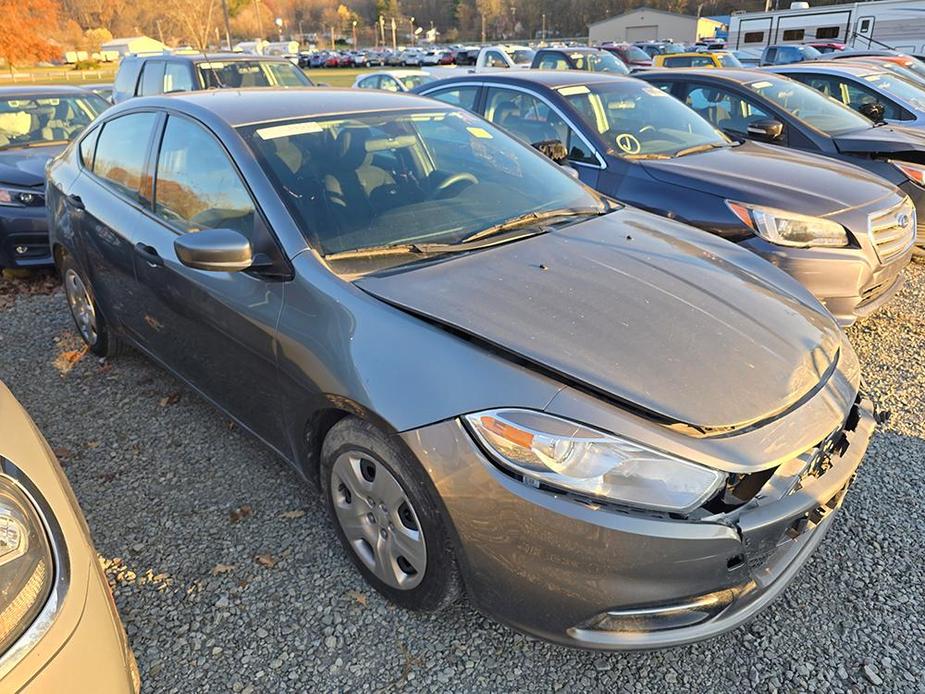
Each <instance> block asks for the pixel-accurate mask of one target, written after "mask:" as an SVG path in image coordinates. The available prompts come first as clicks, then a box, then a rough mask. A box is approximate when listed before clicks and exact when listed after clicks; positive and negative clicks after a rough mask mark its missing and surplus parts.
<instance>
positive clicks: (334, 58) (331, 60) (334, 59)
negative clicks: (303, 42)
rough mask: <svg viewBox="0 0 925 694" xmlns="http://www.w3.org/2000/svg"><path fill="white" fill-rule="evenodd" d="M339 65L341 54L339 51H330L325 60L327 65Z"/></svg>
mask: <svg viewBox="0 0 925 694" xmlns="http://www.w3.org/2000/svg"><path fill="white" fill-rule="evenodd" d="M338 65H340V55H338V54H337V53H330V54H329V55H328V57H327V59H326V60H325V61H324V66H325V67H337V66H338Z"/></svg>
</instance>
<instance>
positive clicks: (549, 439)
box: [465, 409, 726, 513]
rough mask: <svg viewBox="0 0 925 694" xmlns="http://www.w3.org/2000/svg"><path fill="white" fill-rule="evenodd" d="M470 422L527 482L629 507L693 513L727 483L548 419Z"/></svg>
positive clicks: (525, 413)
mask: <svg viewBox="0 0 925 694" xmlns="http://www.w3.org/2000/svg"><path fill="white" fill-rule="evenodd" d="M465 421H466V423H467V424H468V425H469V428H470V429H471V430H472V432H473V433H474V435H475V436H476V438H477V439H478V440H479V441H480V442H481V443H482V445H484V446H485V448H487V449H488V450H489V451H490V452H491V453H492V456H493V458H494V459H495V460H497V461H498V463H500V464H501V465H502V466H504V467H505V468H507V469H509V470H512V471H514V472H516V473H518V474H520V475H522V476H523V477H524V480H525V481H527V482H531V481H532V482H533V483H534V484H536V483H543V484H546V485H548V486H550V487H557V488H559V489H563V490H568V491H572V492H577V493H579V494H582V495H585V496H589V497H597V498H601V499H607V500H612V501H616V502H619V503H621V504H626V505H628V506H638V507H641V508H647V509H653V510H658V511H670V512H673V513H687V512H689V511H692V510H694V509H695V508H697V507H698V506H700V505H701V504H703V503H704V502H705V501H706V500H707V499H709V498H710V497H711V496H713V495H714V494H715V493H716V492H717V490H719V489H720V488H721V487H722V486H723V485H724V483H725V480H726V473H724V472H721V471H719V470H714V469H711V468H708V467H704V466H702V465H698V464H696V463H692V462H690V461H687V460H682V459H680V458H675V457H673V456H671V455H668V454H667V453H662V452H661V451H657V450H654V449H651V448H647V447H645V446H642V445H640V444H638V443H635V442H633V441H628V440H626V439H622V438H619V437H617V436H612V435H610V434H605V433H603V432H601V431H597V430H595V429H591V428H589V427H585V426H583V425H581V424H577V423H575V422H571V421H569V420H566V419H561V418H559V417H554V416H552V415H548V414H544V413H541V412H534V411H531V410H517V409H499V410H488V411H486V412H477V413H475V414H470V415H466V416H465ZM537 486H538V485H537Z"/></svg>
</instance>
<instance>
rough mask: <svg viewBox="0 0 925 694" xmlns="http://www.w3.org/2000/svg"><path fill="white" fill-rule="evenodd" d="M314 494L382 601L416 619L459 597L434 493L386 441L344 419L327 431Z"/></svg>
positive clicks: (379, 433)
mask: <svg viewBox="0 0 925 694" xmlns="http://www.w3.org/2000/svg"><path fill="white" fill-rule="evenodd" d="M393 482H394V483H397V485H398V488H397V489H396V488H394V487H393V486H392V483H393ZM321 493H322V495H323V497H324V505H325V507H326V508H327V510H328V515H329V516H330V518H331V523H332V525H333V526H334V528H335V532H336V533H337V536H338V537H339V538H340V541H341V544H342V545H343V546H344V549H345V550H346V552H347V554H348V555H349V556H350V559H351V561H353V563H354V565H355V566H356V567H357V568H358V569H359V571H360V573H361V574H362V575H363V577H364V578H365V579H366V581H367V582H368V583H369V584H370V585H371V586H373V588H375V589H376V590H377V591H379V592H380V593H381V594H382V595H384V596H385V597H386V598H388V599H389V600H391V601H392V602H394V603H396V604H397V605H400V606H401V607H404V608H406V609H410V610H415V611H421V612H435V611H437V610H440V609H442V608H444V607H446V606H448V605H450V604H451V603H453V602H454V601H455V600H456V599H457V598H458V597H459V595H460V593H461V591H462V582H461V579H460V576H459V569H458V567H457V564H456V558H455V554H454V552H453V545H452V543H451V541H450V537H449V533H448V531H447V526H446V521H445V519H444V517H443V514H442V511H441V505H440V504H439V503H438V501H437V499H436V492H435V491H434V490H433V489H432V487H431V486H430V482H429V480H428V479H427V478H426V473H425V472H424V471H423V468H422V467H421V465H420V463H418V462H417V461H416V460H414V459H413V458H412V457H411V455H410V454H409V453H407V452H406V451H405V450H404V449H403V448H401V447H400V446H399V445H398V444H397V443H396V442H395V441H392V440H390V437H389V436H388V435H387V434H385V433H384V432H382V431H381V430H379V429H378V428H377V427H375V426H373V425H372V424H370V423H369V422H366V421H363V420H361V419H359V418H357V417H352V416H348V417H345V418H344V419H342V420H340V421H339V422H338V423H337V424H335V425H334V426H333V427H332V428H331V430H330V431H329V432H328V434H327V436H326V437H325V439H324V444H323V446H322V450H321ZM348 534H349V537H348ZM415 538H417V539H415ZM364 543H365V544H364ZM422 545H423V548H424V551H423V553H422V552H421V551H420V550H421V546H422ZM406 550H409V551H406ZM403 552H404V554H403ZM405 554H407V557H406V556H405ZM422 569H423V570H422Z"/></svg>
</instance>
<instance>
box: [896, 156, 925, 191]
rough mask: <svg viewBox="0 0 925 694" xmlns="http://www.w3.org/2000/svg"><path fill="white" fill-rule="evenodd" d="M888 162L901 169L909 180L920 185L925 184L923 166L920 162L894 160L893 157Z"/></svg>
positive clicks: (924, 169) (924, 167)
mask: <svg viewBox="0 0 925 694" xmlns="http://www.w3.org/2000/svg"><path fill="white" fill-rule="evenodd" d="M890 163H891V164H892V165H893V166H895V167H896V168H897V169H899V170H900V171H902V172H903V174H905V175H906V177H907V178H908V179H909V180H911V181H913V182H915V183H918V184H919V185H920V186H925V166H922V165H921V164H912V163H911V162H908V161H896V160H894V159H891V160H890Z"/></svg>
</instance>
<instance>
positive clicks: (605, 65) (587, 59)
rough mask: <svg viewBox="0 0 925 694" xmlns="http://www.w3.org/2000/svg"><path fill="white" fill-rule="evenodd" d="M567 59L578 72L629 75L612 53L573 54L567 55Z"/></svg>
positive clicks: (620, 61) (627, 69)
mask: <svg viewBox="0 0 925 694" xmlns="http://www.w3.org/2000/svg"><path fill="white" fill-rule="evenodd" d="M569 57H570V58H571V59H572V61H573V62H574V63H575V68H576V69H578V70H588V71H589V72H618V73H620V74H621V75H628V74H630V71H629V68H627V67H626V65H624V64H623V61H622V60H620V59H619V58H615V57H614V56H613V54H612V53H608V52H607V51H595V52H593V53H591V52H587V53H582V52H577V51H576V52H575V53H571V54H569Z"/></svg>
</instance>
